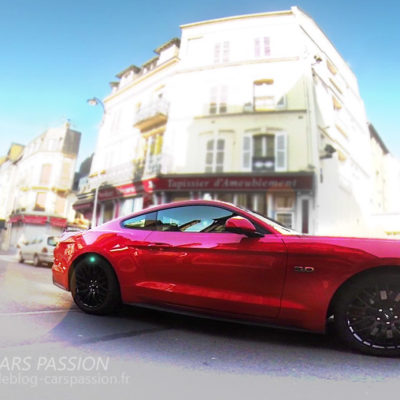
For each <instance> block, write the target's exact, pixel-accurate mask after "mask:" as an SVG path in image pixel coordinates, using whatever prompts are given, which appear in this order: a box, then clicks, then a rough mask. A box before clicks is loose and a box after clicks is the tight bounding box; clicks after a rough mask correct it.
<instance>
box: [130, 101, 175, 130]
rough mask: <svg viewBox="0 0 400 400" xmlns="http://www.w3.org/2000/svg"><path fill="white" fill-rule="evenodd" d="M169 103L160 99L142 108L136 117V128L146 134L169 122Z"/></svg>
mask: <svg viewBox="0 0 400 400" xmlns="http://www.w3.org/2000/svg"><path fill="white" fill-rule="evenodd" d="M168 108H169V103H168V102H167V101H166V100H164V99H159V100H157V101H154V102H152V103H149V104H147V105H145V106H144V107H142V108H140V109H139V110H138V111H137V113H136V116H135V120H134V127H135V128H138V129H140V131H142V132H145V131H148V130H150V129H152V128H154V127H157V126H160V125H163V124H165V123H166V122H167V120H168Z"/></svg>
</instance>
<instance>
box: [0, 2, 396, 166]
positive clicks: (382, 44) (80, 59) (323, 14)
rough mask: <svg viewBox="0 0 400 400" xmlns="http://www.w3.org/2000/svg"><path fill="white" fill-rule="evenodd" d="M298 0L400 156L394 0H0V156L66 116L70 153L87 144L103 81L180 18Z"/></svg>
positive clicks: (173, 32)
mask: <svg viewBox="0 0 400 400" xmlns="http://www.w3.org/2000/svg"><path fill="white" fill-rule="evenodd" d="M291 6H298V7H300V8H301V9H303V10H304V11H305V12H307V13H308V14H309V15H310V16H311V17H312V18H313V19H314V20H315V21H316V22H317V24H318V25H319V26H320V28H321V29H322V30H323V31H324V32H325V34H326V35H327V36H328V37H329V39H330V40H331V41H332V42H333V44H334V45H335V47H336V48H337V50H338V51H339V52H340V54H341V55H342V57H343V58H344V59H345V60H346V62H347V63H348V64H349V65H350V67H351V68H352V70H353V72H354V73H355V74H356V76H357V78H358V82H359V87H360V93H361V96H362V98H363V100H364V103H365V107H366V111H367V116H368V119H369V121H370V122H372V123H373V125H374V126H375V128H376V129H377V131H378V133H379V135H380V136H381V137H382V139H383V141H384V142H385V144H386V145H387V147H388V148H389V151H390V152H391V153H392V154H393V155H395V156H397V157H399V158H400V100H399V99H400V96H399V93H400V51H399V43H400V23H399V15H400V2H399V1H397V0H381V1H372V0H363V1H362V0H335V1H331V2H325V1H320V0H298V1H297V2H296V1H295V0H292V1H286V0H272V1H267V0H245V1H244V0H240V1H239V0H202V1H193V0H168V1H165V0H164V1H163V0H153V1H143V0H141V1H139V0H113V1H106V0H65V1H63V2H61V1H59V0H0V156H2V155H5V154H6V153H7V151H8V149H9V146H10V144H11V143H13V142H14V143H21V144H27V143H29V142H30V141H31V140H32V139H34V138H35V137H37V136H38V135H40V134H41V133H43V132H44V131H45V130H46V129H47V128H49V127H53V126H59V125H61V124H62V123H64V122H65V121H67V120H70V122H71V125H72V128H74V129H77V130H79V131H81V132H82V140H81V148H80V154H79V158H78V160H79V162H81V161H83V160H84V159H85V158H86V157H87V156H89V155H90V154H91V153H92V152H93V151H94V150H95V144H96V138H97V133H98V128H99V125H100V122H101V118H102V109H101V107H91V106H90V105H89V104H88V103H87V99H89V98H91V97H94V96H95V97H98V98H100V99H103V98H105V97H106V96H107V95H108V94H109V93H110V87H109V84H108V83H109V82H110V81H114V80H116V78H115V75H116V74H117V73H118V72H120V71H122V70H124V69H125V68H126V67H128V66H129V65H131V64H136V65H138V66H140V65H142V64H143V63H144V62H145V61H147V60H148V59H150V58H152V57H153V56H154V52H153V50H154V49H156V48H157V47H158V46H159V45H161V44H163V43H165V42H167V41H168V40H169V39H171V38H173V37H180V28H179V26H180V25H182V24H186V23H190V22H196V21H202V20H208V19H214V18H221V17H227V16H233V15H241V14H251V13H259V12H268V11H279V10H287V9H290V7H291Z"/></svg>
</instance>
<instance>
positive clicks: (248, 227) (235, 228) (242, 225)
mask: <svg viewBox="0 0 400 400" xmlns="http://www.w3.org/2000/svg"><path fill="white" fill-rule="evenodd" d="M225 229H226V230H227V231H228V232H234V233H240V234H243V235H246V236H249V237H260V236H263V234H262V233H259V232H257V229H256V227H255V226H254V225H253V223H252V222H250V221H249V220H248V219H246V218H243V217H240V216H236V217H231V218H229V219H228V220H227V221H226V222H225Z"/></svg>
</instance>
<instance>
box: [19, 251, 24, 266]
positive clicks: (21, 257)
mask: <svg viewBox="0 0 400 400" xmlns="http://www.w3.org/2000/svg"><path fill="white" fill-rule="evenodd" d="M24 261H25V260H24V257H23V256H22V252H21V250H20V251H19V252H18V262H19V263H21V264H23V262H24Z"/></svg>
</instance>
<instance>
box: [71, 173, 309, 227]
mask: <svg viewBox="0 0 400 400" xmlns="http://www.w3.org/2000/svg"><path fill="white" fill-rule="evenodd" d="M313 198H314V174H313V173H307V172H299V173H273V174H271V175H266V174H262V175H256V174H254V173H253V174H212V175H204V174H201V175H200V174H199V175H163V176H158V177H154V178H151V179H147V180H143V181H140V182H134V183H128V184H125V185H120V186H116V187H109V186H108V187H104V188H102V187H100V188H99V191H98V211H97V215H98V218H97V224H101V223H103V222H106V221H108V220H111V219H112V218H116V217H119V216H124V215H128V214H130V213H132V212H136V211H140V210H142V209H144V208H147V207H149V206H152V205H158V204H164V203H170V202H174V201H181V200H189V199H209V200H211V199H213V200H221V201H226V202H229V203H233V204H236V205H239V206H242V207H245V208H248V209H250V210H253V211H255V212H258V213H260V214H262V215H265V216H267V217H269V218H273V219H275V220H277V221H278V222H281V223H282V224H284V225H286V226H288V227H291V228H294V229H296V230H299V231H302V232H304V233H309V232H311V231H312V227H311V223H310V220H311V218H310V217H311V208H312V202H313ZM82 206H83V204H82V203H81V204H76V205H74V208H75V209H76V210H80V209H82ZM84 206H85V207H86V209H87V213H86V215H87V216H86V217H88V216H90V212H89V211H90V206H91V207H93V201H88V202H86V203H85V204H84Z"/></svg>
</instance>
